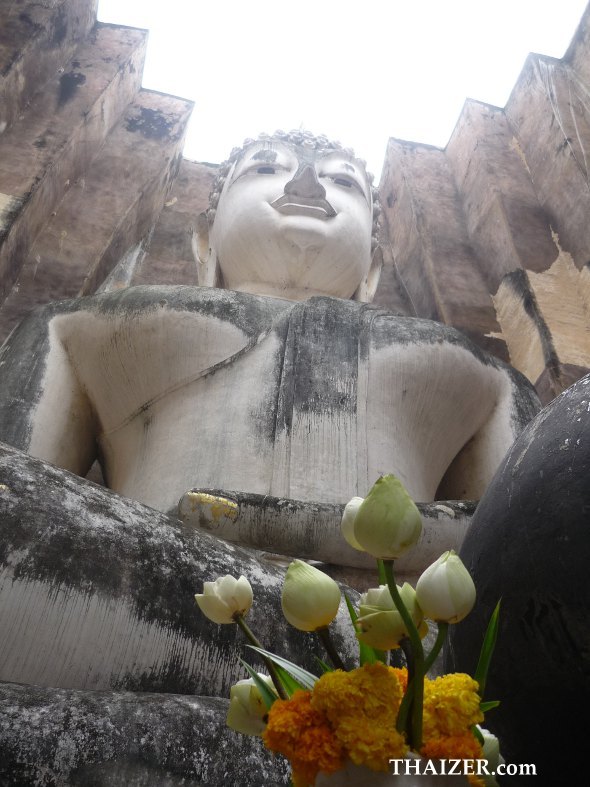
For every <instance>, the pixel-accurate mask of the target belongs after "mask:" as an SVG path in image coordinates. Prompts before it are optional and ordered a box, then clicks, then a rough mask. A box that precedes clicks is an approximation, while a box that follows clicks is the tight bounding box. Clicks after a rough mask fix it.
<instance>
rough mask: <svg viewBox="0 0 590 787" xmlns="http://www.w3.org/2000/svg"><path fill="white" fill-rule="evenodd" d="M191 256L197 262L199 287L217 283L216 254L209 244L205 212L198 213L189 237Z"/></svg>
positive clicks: (212, 285)
mask: <svg viewBox="0 0 590 787" xmlns="http://www.w3.org/2000/svg"><path fill="white" fill-rule="evenodd" d="M191 245H192V249H193V256H194V258H195V260H196V262H197V277H198V282H199V285H200V286H201V287H215V286H216V284H217V278H218V273H217V255H216V254H215V250H214V249H212V248H211V247H210V245H209V222H208V221H207V214H206V213H199V215H198V216H197V223H196V227H195V229H194V230H193V236H192V239H191Z"/></svg>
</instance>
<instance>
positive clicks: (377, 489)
mask: <svg viewBox="0 0 590 787" xmlns="http://www.w3.org/2000/svg"><path fill="white" fill-rule="evenodd" d="M346 528H347V531H348V532H350V531H351V530H352V540H351V539H350V538H347V536H346V532H345V531H344V530H343V535H344V537H345V538H347V540H348V542H349V544H351V546H354V547H355V549H358V548H359V546H360V548H361V549H363V550H364V551H365V552H368V553H369V554H370V555H373V557H376V558H382V559H384V560H393V559H395V558H398V557H400V555H403V554H404V552H407V550H408V549H410V548H411V547H413V546H414V545H415V544H416V543H417V542H418V539H419V538H420V535H421V533H422V518H421V516H420V512H419V511H418V509H417V507H416V504H415V503H414V501H413V500H412V498H411V497H410V495H409V494H408V492H407V491H406V488H405V487H404V485H403V484H402V482H401V481H400V480H399V479H398V478H396V477H395V476H393V475H385V476H382V477H381V478H379V479H378V480H377V481H376V482H375V483H374V484H373V486H372V488H371V490H370V492H369V494H368V495H367V496H366V498H365V499H364V500H363V502H362V503H361V504H360V505H359V507H358V511H357V513H356V516H355V517H354V523H353V527H352V528H351V527H350V524H349V522H348V520H347V523H346ZM355 543H356V544H358V545H359V546H355Z"/></svg>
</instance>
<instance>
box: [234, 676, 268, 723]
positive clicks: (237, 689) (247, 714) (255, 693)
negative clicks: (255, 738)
mask: <svg viewBox="0 0 590 787" xmlns="http://www.w3.org/2000/svg"><path fill="white" fill-rule="evenodd" d="M258 677H259V678H262V680H263V681H264V682H265V683H267V684H268V687H269V688H270V689H272V690H273V691H274V687H273V683H272V680H271V679H270V678H269V677H268V675H261V674H260V673H259V674H258ZM267 713H268V709H267V707H266V705H265V704H264V700H263V699H262V695H261V693H260V690H259V689H258V686H257V685H256V684H255V683H254V679H253V678H248V679H247V680H239V681H238V682H237V683H236V684H234V685H233V686H232V687H231V689H230V691H229V708H228V711H227V719H226V724H227V726H228V727H231V729H232V730H235V731H236V732H241V733H242V734H243V735H261V734H262V733H263V731H264V728H265V727H266V722H265V718H266V715H267Z"/></svg>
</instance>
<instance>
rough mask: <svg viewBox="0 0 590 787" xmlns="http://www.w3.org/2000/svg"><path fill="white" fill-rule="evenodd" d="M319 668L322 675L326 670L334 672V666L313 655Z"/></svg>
mask: <svg viewBox="0 0 590 787" xmlns="http://www.w3.org/2000/svg"><path fill="white" fill-rule="evenodd" d="M314 659H315V660H316V662H317V664H318V666H319V668H320V669H321V671H322V675H325V674H326V672H334V667H331V666H330V665H329V664H326V662H325V661H322V660H321V659H320V657H319V656H314Z"/></svg>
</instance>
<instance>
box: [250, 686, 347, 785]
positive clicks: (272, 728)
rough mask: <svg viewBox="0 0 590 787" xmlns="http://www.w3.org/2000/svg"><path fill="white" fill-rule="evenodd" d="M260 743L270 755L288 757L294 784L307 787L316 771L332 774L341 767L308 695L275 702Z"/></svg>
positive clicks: (339, 750) (323, 720) (331, 738)
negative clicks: (278, 754)
mask: <svg viewBox="0 0 590 787" xmlns="http://www.w3.org/2000/svg"><path fill="white" fill-rule="evenodd" d="M262 737H263V740H264V743H265V744H266V746H267V747H268V748H269V749H270V750H271V751H276V752H279V753H280V754H283V755H284V756H285V757H287V759H288V760H290V762H291V767H292V769H293V782H294V784H296V785H297V787H306V785H311V784H313V783H314V781H315V777H316V776H317V774H318V773H319V771H325V772H326V773H334V771H337V770H339V769H340V768H342V767H343V765H344V752H343V750H342V746H341V744H340V743H339V742H338V740H337V738H336V736H335V735H334V733H333V731H332V728H331V727H330V725H329V723H328V720H327V718H326V716H325V714H324V713H322V712H321V711H319V710H316V709H315V708H313V707H312V706H311V693H310V692H309V691H296V692H295V693H294V694H293V696H292V697H291V699H290V700H277V701H276V702H275V703H274V704H273V706H272V708H271V709H270V711H269V713H268V723H267V725H266V730H265V731H264V733H263V735H262Z"/></svg>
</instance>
